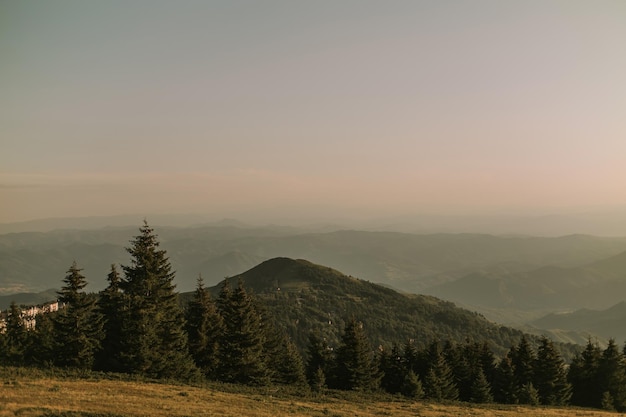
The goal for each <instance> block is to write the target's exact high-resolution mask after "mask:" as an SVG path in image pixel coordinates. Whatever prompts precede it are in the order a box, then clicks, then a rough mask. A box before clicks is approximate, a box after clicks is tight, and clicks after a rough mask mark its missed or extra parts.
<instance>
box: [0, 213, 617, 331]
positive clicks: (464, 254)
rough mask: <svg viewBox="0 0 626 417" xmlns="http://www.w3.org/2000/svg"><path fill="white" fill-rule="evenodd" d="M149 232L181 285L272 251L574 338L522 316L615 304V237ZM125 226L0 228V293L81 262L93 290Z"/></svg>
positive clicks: (48, 283)
mask: <svg viewBox="0 0 626 417" xmlns="http://www.w3.org/2000/svg"><path fill="white" fill-rule="evenodd" d="M156 229H157V233H158V234H159V238H160V241H161V247H162V248H164V249H165V250H167V252H168V255H169V256H170V259H171V262H172V265H173V267H174V269H175V270H176V281H175V282H176V284H177V288H178V290H179V291H182V292H185V291H191V290H193V289H194V287H195V283H196V279H197V277H198V275H200V274H201V275H202V276H203V278H204V280H205V282H206V283H207V285H214V284H217V283H218V282H220V281H221V280H222V279H223V278H224V277H227V276H235V275H237V274H240V273H241V271H246V270H249V269H251V268H253V267H255V266H256V265H258V264H260V263H262V262H263V261H266V260H268V259H272V258H275V257H289V258H292V259H308V260H310V261H312V262H314V263H316V264H319V265H328V267H330V268H333V269H336V270H340V271H343V272H344V273H346V274H348V275H351V276H355V277H359V278H361V279H364V280H367V281H370V282H373V283H379V284H381V285H383V286H385V287H387V288H393V289H395V290H398V291H402V292H405V293H422V294H429V295H433V296H436V297H438V298H441V299H445V300H450V301H453V302H455V303H457V304H458V305H459V306H462V307H464V308H468V309H470V310H473V311H478V312H480V313H481V314H483V315H484V316H485V317H487V318H488V319H490V320H493V321H496V322H500V323H503V324H507V325H515V326H516V327H520V328H524V329H534V331H537V332H543V331H545V332H548V331H549V332H551V334H555V335H556V334H558V335H559V336H558V337H559V338H560V340H567V341H576V342H580V341H584V340H585V339H586V338H587V337H588V336H589V335H590V333H591V335H592V336H594V337H595V336H598V337H603V336H602V334H600V333H593V332H591V331H590V330H589V329H583V328H578V327H576V326H571V327H569V328H568V329H569V330H562V331H559V329H557V328H550V329H548V330H546V329H545V328H539V329H538V328H537V327H538V326H539V324H541V323H542V322H539V323H533V321H534V320H537V319H539V318H541V317H543V316H545V315H547V314H549V313H557V312H563V311H574V310H578V309H581V308H587V309H593V310H603V309H607V308H609V307H611V306H612V305H614V304H617V303H619V302H621V301H624V300H626V252H625V250H626V238H606V237H594V236H585V235H571V236H563V237H556V238H546V237H529V236H492V235H484V234H428V235H419V234H409V233H396V232H367V231H354V230H343V231H331V232H311V231H310V230H304V229H296V228H290V227H278V226H267V227H251V226H246V225H244V224H241V223H239V222H236V221H232V220H229V221H224V222H221V223H220V224H219V225H210V226H199V227H188V228H181V227H164V228H159V227H157V228H156ZM137 232H138V227H107V228H100V229H95V230H55V231H51V232H46V233H41V232H28V233H8V234H4V235H0V295H3V294H15V293H38V292H41V291H45V290H47V289H49V288H59V287H60V286H61V283H62V279H63V277H64V276H65V273H66V271H67V269H68V268H69V266H70V265H71V263H72V261H74V260H76V261H77V262H78V264H79V266H81V267H83V268H84V271H83V272H84V274H85V276H86V277H87V280H88V282H89V286H88V287H87V290H88V291H98V290H100V289H102V288H104V287H105V286H106V275H107V273H108V272H109V270H110V265H111V264H112V263H116V264H125V263H127V262H128V260H129V256H128V254H127V253H126V251H125V249H124V248H125V247H126V246H128V245H129V241H130V240H131V239H132V238H133V236H134V235H136V234H137ZM525 326H532V327H525ZM578 331H579V332H578ZM612 336H614V337H616V338H619V337H620V335H618V334H614V335H612Z"/></svg>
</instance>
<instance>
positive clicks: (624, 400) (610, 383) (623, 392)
mask: <svg viewBox="0 0 626 417" xmlns="http://www.w3.org/2000/svg"><path fill="white" fill-rule="evenodd" d="M598 381H599V383H600V392H601V393H602V396H603V397H602V398H605V399H606V398H608V397H607V396H606V394H605V393H609V394H610V398H611V399H612V401H613V408H614V409H615V410H617V411H619V412H622V411H625V410H626V364H625V363H624V356H623V355H622V353H621V352H620V351H619V348H618V347H617V344H616V343H615V340H613V339H610V340H609V343H608V345H607V347H606V349H604V352H602V356H601V358H600V364H599V367H598Z"/></svg>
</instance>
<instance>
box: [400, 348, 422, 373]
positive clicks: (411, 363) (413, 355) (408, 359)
mask: <svg viewBox="0 0 626 417" xmlns="http://www.w3.org/2000/svg"><path fill="white" fill-rule="evenodd" d="M402 357H403V363H404V367H405V368H406V369H408V370H410V371H413V372H414V373H415V375H418V376H419V375H424V374H425V372H426V368H427V367H426V366H423V365H422V364H421V363H420V362H421V361H420V354H419V351H418V349H417V347H416V346H415V340H413V339H409V340H407V341H406V342H405V343H404V346H403V352H402Z"/></svg>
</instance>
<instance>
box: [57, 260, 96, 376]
mask: <svg viewBox="0 0 626 417" xmlns="http://www.w3.org/2000/svg"><path fill="white" fill-rule="evenodd" d="M81 271H82V269H80V268H78V265H77V264H76V261H74V263H72V266H71V267H70V269H69V270H68V271H67V275H66V276H65V279H64V280H63V282H64V283H65V285H64V286H63V287H62V288H61V291H59V292H58V295H59V302H60V303H62V304H63V305H64V308H62V309H61V310H60V311H59V312H58V314H56V315H55V316H54V319H53V320H54V322H53V323H54V331H55V337H56V341H57V348H56V355H55V359H56V360H55V363H56V365H58V366H69V367H76V368H82V369H91V368H93V365H94V361H95V355H96V352H97V350H98V349H99V348H100V341H101V340H102V316H101V315H100V314H99V312H98V311H97V308H96V297H94V296H92V295H88V294H85V292H84V291H83V289H84V288H85V287H86V286H87V281H86V279H85V277H84V276H83V275H82V274H81Z"/></svg>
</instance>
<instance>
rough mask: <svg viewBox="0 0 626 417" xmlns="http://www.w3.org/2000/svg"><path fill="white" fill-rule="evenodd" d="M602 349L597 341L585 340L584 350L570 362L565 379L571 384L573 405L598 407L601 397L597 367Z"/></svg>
mask: <svg viewBox="0 0 626 417" xmlns="http://www.w3.org/2000/svg"><path fill="white" fill-rule="evenodd" d="M601 357H602V351H601V349H600V347H599V346H598V344H597V343H592V342H591V339H589V340H588V341H587V345H586V346H585V350H584V351H582V353H580V354H579V355H576V357H574V359H573V360H572V363H571V364H570V367H569V371H568V374H567V379H568V381H569V382H570V384H571V385H572V398H571V402H572V404H573V405H578V406H582V407H596V408H599V407H600V399H601V397H602V392H601V391H600V389H601V381H600V380H599V367H600V358H601Z"/></svg>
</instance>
